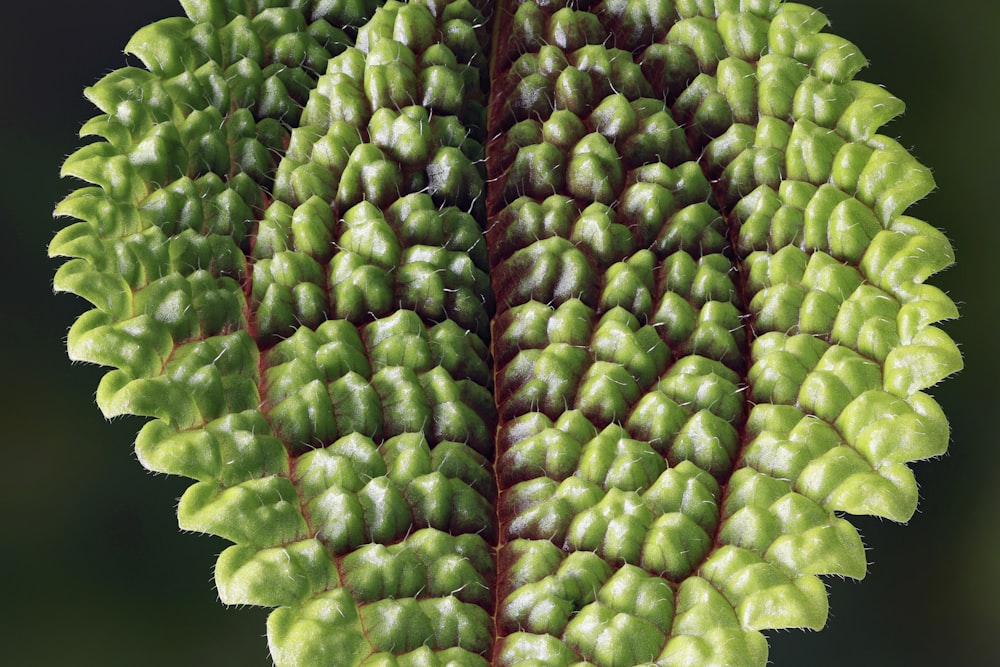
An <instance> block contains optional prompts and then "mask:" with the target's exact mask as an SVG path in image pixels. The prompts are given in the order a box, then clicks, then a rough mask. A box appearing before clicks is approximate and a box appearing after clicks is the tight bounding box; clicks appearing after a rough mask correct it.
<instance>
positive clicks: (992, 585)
mask: <svg viewBox="0 0 1000 667" xmlns="http://www.w3.org/2000/svg"><path fill="white" fill-rule="evenodd" d="M14 4H15V3H5V5H4V11H5V12H6V16H5V17H4V18H3V19H2V20H0V37H2V39H0V48H2V49H3V61H2V63H3V65H2V74H0V77H2V80H0V84H2V85H0V113H2V119H3V125H2V128H3V129H2V134H0V137H2V140H0V147H2V149H3V150H2V158H3V159H2V161H0V165H2V167H0V169H2V177H0V224H2V225H3V227H2V231H3V234H4V237H5V238H6V239H7V242H6V244H5V245H6V248H5V249H4V250H3V251H2V252H0V285H2V286H3V287H2V295H3V304H2V310H0V323H2V327H3V331H4V336H5V344H4V345H3V347H2V350H3V352H2V357H0V377H2V378H3V383H4V384H3V390H2V396H3V400H2V401H0V416H2V420H3V432H4V433H5V436H6V437H5V438H4V441H3V457H2V459H0V460H2V461H4V462H5V463H4V469H3V470H2V472H0V474H2V476H3V483H2V484H0V507H2V508H3V515H2V516H3V523H2V533H0V592H2V593H3V595H4V598H3V599H4V601H5V603H6V604H4V606H3V607H2V608H0V661H2V662H3V663H4V664H8V665H32V666H34V665H44V666H49V665H84V666H89V665H107V666H116V665H144V666H146V667H155V666H160V665H223V666H227V665H247V666H252V665H268V664H270V660H269V658H268V657H267V648H266V643H265V640H264V638H263V636H264V632H265V630H264V618H265V616H266V614H265V612H264V611H262V610H256V609H242V610H228V611H227V610H225V609H224V608H223V607H222V606H221V605H220V604H219V603H218V601H217V599H216V596H215V592H214V589H213V586H212V575H211V573H212V564H213V562H214V559H215V555H216V554H217V553H218V552H219V551H221V550H222V549H223V548H224V547H225V544H224V543H223V542H222V541H221V540H218V539H215V538H208V537H204V536H197V537H196V536H191V535H183V534H181V533H179V532H178V530H177V528H176V524H175V520H174V515H173V508H174V506H175V504H176V499H177V497H178V496H179V495H180V493H181V492H182V490H183V489H184V488H185V486H186V482H185V481H184V480H180V479H175V478H165V477H159V478H156V479H153V478H152V477H151V476H150V475H148V474H147V473H145V472H144V471H143V470H142V469H141V467H140V466H139V464H138V463H137V462H136V460H135V457H134V454H133V453H132V450H131V443H132V438H133V436H134V434H135V432H136V430H137V429H138V427H139V425H140V421H139V420H136V419H125V420H118V421H116V422H114V423H111V424H108V423H106V422H105V421H104V420H103V419H102V417H101V416H100V414H99V412H98V410H97V408H96V407H95V406H94V404H93V401H92V398H93V392H94V390H95V388H96V385H97V382H98V379H99V377H100V375H101V372H100V370H99V369H96V368H93V367H84V366H71V364H70V363H69V361H68V360H67V358H66V355H65V353H64V350H63V343H64V340H63V339H64V337H65V334H66V330H67V329H68V327H69V325H70V323H71V322H72V320H73V319H74V318H75V317H76V316H77V315H78V314H79V313H80V312H81V311H82V310H83V309H84V304H83V302H82V301H80V300H78V299H75V298H73V297H69V296H60V297H58V298H56V297H53V296H52V294H51V289H50V283H51V276H52V273H53V272H54V270H55V267H56V265H57V264H56V262H53V261H50V260H48V259H46V253H45V249H46V245H47V243H48V240H49V238H51V236H52V234H53V233H54V231H55V230H56V229H57V227H58V226H59V223H57V222H55V221H53V220H52V217H51V211H52V208H53V206H54V204H55V203H56V201H57V200H59V199H60V198H61V197H62V196H64V195H65V194H66V193H67V192H68V191H69V190H70V189H71V188H73V187H74V183H71V182H62V181H60V180H59V178H58V171H59V165H60V164H61V162H62V160H63V158H64V157H65V156H66V155H67V154H69V153H70V152H71V151H72V150H74V148H75V147H76V146H77V145H78V144H79V143H80V142H79V140H78V139H77V138H76V132H77V130H78V128H79V126H80V125H81V124H82V123H83V121H84V120H86V119H87V118H88V117H90V116H91V115H93V114H94V111H93V109H92V107H90V105H89V104H88V103H87V102H86V101H85V100H84V99H83V97H82V94H81V91H82V89H83V87H84V86H85V85H88V84H90V83H92V82H94V81H95V80H96V79H97V78H98V77H99V76H101V75H102V74H103V73H105V72H107V71H110V70H111V69H115V68H118V67H122V66H124V65H126V64H129V63H130V59H128V58H126V57H125V56H124V55H123V54H122V52H121V49H122V47H123V46H124V44H125V42H126V41H127V39H128V37H129V36H130V35H131V34H132V32H134V31H135V30H136V29H137V28H139V27H141V26H142V25H145V24H146V23H149V22H151V21H153V20H155V19H157V18H163V17H166V16H169V15H173V14H176V13H179V5H177V4H176V2H174V0H156V1H153V0H142V1H127V0H114V1H112V0H99V1H93V2H79V1H69V0H52V1H49V2H45V3H28V2H22V3H18V4H23V5H25V6H26V7H27V6H29V5H30V7H31V8H32V9H31V10H30V11H29V10H28V9H13V8H12V6H13V5H14ZM822 8H823V10H824V11H825V12H826V14H827V15H828V16H829V17H830V18H831V20H832V22H833V26H832V31H833V32H836V33H838V34H841V35H844V36H846V37H848V38H849V39H851V40H853V41H854V42H855V43H857V44H858V45H859V46H860V47H861V49H862V51H863V52H864V53H865V54H866V55H867V56H868V58H869V59H870V60H871V61H872V66H871V67H870V68H869V69H868V70H866V71H865V72H863V73H862V75H861V78H865V79H867V80H869V81H875V82H877V83H880V84H883V85H885V86H886V87H887V88H888V89H889V90H890V91H892V92H893V93H895V94H896V95H898V96H899V97H901V98H902V99H903V100H905V101H906V103H907V105H908V111H907V113H906V115H905V116H903V117H902V118H901V119H899V120H896V121H894V122H893V123H892V124H891V125H890V126H889V127H888V128H887V130H886V133H888V134H890V135H891V136H895V137H899V138H901V141H902V143H903V144H904V145H906V146H908V147H910V148H911V149H912V150H913V152H914V153H915V154H916V156H917V157H918V158H919V159H920V160H921V161H923V162H924V163H926V164H927V165H929V166H931V167H932V168H933V170H934V173H935V176H936V178H937V181H938V186H939V190H938V191H937V192H936V193H934V194H933V195H932V196H931V197H930V198H928V199H927V200H925V201H923V202H921V203H920V204H918V205H917V206H916V207H914V208H913V209H911V214H914V215H916V216H917V217H921V218H924V219H926V220H929V221H931V222H932V223H934V224H935V225H937V226H938V227H941V228H943V229H944V230H945V231H946V232H947V234H948V235H949V237H950V238H951V239H952V240H953V242H954V243H955V246H956V248H957V251H958V259H959V264H958V266H957V267H955V268H953V269H951V270H949V271H948V272H946V273H945V274H943V275H941V276H939V277H938V278H937V279H936V284H938V285H940V286H942V287H943V288H944V289H946V290H948V291H949V292H950V293H951V295H952V296H953V298H954V299H955V300H956V301H958V302H959V303H960V306H961V309H962V313H963V319H961V320H960V321H957V322H954V323H951V324H949V325H948V326H947V329H948V331H949V332H950V333H951V334H952V336H953V337H954V338H955V339H956V340H957V341H959V343H960V344H961V345H962V350H963V352H964V354H965V360H966V366H967V370H965V371H964V372H963V373H962V374H960V375H959V376H958V377H956V378H952V379H951V380H949V381H948V382H947V383H945V384H944V385H942V387H940V388H939V389H938V390H936V391H935V392H934V393H935V395H936V396H937V397H938V399H939V400H940V402H941V403H942V404H943V405H944V407H945V410H946V411H947V413H948V414H949V416H950V418H951V420H952V425H953V442H952V446H951V451H950V453H949V454H948V455H947V456H946V457H944V458H942V459H940V460H937V461H933V462H930V463H921V464H918V465H916V472H917V476H918V479H919V480H920V482H921V491H922V496H923V498H922V501H921V506H920V510H919V513H918V514H917V515H916V516H915V517H914V518H913V520H912V521H911V522H910V525H908V526H905V527H900V526H897V525H894V524H891V523H889V522H879V521H873V520H861V521H860V522H859V525H860V527H861V530H862V533H863V535H864V537H865V542H866V544H867V545H868V546H869V547H870V550H869V561H870V563H871V567H870V573H869V576H868V579H867V580H866V581H864V582H863V583H861V584H858V583H855V582H845V581H840V580H836V579H832V580H829V588H830V592H831V608H832V612H831V616H830V622H829V625H828V627H827V629H826V630H824V631H823V632H822V633H819V634H815V633H802V632H798V631H794V632H781V633H777V634H776V636H773V637H772V642H771V643H772V651H771V659H772V663H773V664H774V665H777V666H778V667H791V666H793V665H815V666H817V667H825V666H833V665H850V666H852V667H894V666H896V665H900V666H902V665H906V666H907V667H921V666H925V665H926V666H931V665H935V666H936V665H966V666H970V667H979V666H983V667H986V666H995V665H1000V642H998V641H997V639H998V633H1000V531H998V526H1000V522H998V517H997V514H996V513H997V510H998V509H1000V447H998V445H997V442H998V434H1000V429H998V426H1000V424H998V420H1000V402H998V400H997V398H998V396H997V390H996V388H997V386H998V385H1000V364H998V352H1000V347H998V346H997V344H996V343H997V335H998V326H997V316H996V312H997V307H996V306H995V305H994V304H995V302H996V300H997V299H998V298H1000V294H998V289H997V288H998V286H1000V261H998V259H997V258H996V257H995V253H996V251H997V249H998V247H1000V244H998V240H1000V239H998V235H1000V221H998V219H997V215H996V210H997V208H998V205H997V201H998V198H1000V174H998V171H997V169H996V167H995V164H996V163H997V160H998V159H1000V132H998V130H997V125H998V121H1000V116H998V112H997V108H998V103H1000V83H998V82H1000V78H998V74H997V71H998V66H1000V52H998V46H1000V38H998V36H997V35H998V28H1000V3H984V2H980V1H979V0H952V1H951V2H936V1H933V2H932V1H923V0H868V1H867V2H859V1H857V0H826V1H825V2H824V3H823V5H822Z"/></svg>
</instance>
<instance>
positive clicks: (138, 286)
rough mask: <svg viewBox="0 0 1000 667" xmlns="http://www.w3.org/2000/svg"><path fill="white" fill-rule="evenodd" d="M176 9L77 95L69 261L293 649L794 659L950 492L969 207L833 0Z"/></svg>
mask: <svg viewBox="0 0 1000 667" xmlns="http://www.w3.org/2000/svg"><path fill="white" fill-rule="evenodd" d="M178 10H179V11H178V13H179V14H182V15H178V16H173V17H168V18H162V19H159V20H155V19H154V20H153V22H151V23H150V24H149V25H147V26H146V27H143V28H141V29H139V30H138V31H137V32H135V34H134V36H133V37H132V38H131V40H129V41H128V42H127V44H126V46H125V53H126V54H127V57H128V58H129V60H128V61H127V64H126V66H124V67H121V68H119V69H113V70H106V73H105V74H104V75H103V76H102V77H101V78H100V79H99V80H98V81H96V82H95V83H93V84H92V85H90V86H88V87H87V88H86V90H85V96H86V98H87V100H88V101H89V103H90V104H92V105H93V107H96V113H97V115H95V116H93V117H92V118H91V119H90V120H89V121H86V122H84V123H83V124H82V126H81V127H80V132H79V133H80V136H81V137H83V138H84V140H85V143H84V145H83V146H82V147H80V148H77V149H76V150H75V151H74V152H72V153H70V154H69V155H68V157H65V159H64V160H63V162H62V170H61V176H63V177H69V178H71V179H73V180H72V182H71V185H70V186H69V187H70V188H76V189H73V190H72V191H71V192H70V194H68V196H64V197H63V198H62V199H61V200H60V201H59V203H58V204H57V205H56V206H55V216H56V218H57V223H56V225H57V226H56V231H55V232H54V237H53V238H52V239H51V241H50V243H49V245H48V253H49V256H50V257H52V258H55V259H56V260H57V263H55V264H53V267H54V268H55V274H54V276H55V277H54V280H53V282H52V286H53V287H54V289H55V291H56V292H67V293H70V294H74V295H76V296H78V297H82V299H83V300H85V301H86V302H87V303H88V307H89V308H90V309H89V310H87V311H86V312H84V313H83V314H82V315H79V316H78V318H77V319H76V320H75V322H74V323H73V324H72V326H71V327H70V328H69V330H68V335H67V336H66V338H65V345H66V348H67V349H68V353H69V357H70V359H71V360H73V361H76V362H87V363H88V364H94V365H96V366H99V367H104V368H103V369H102V370H101V371H100V374H99V375H98V376H95V375H90V376H88V377H91V378H95V377H99V383H98V385H97V392H96V401H97V404H98V406H99V408H100V410H101V412H102V414H103V415H104V417H106V418H108V419H113V418H118V417H122V418H129V417H133V418H134V417H141V418H143V419H141V420H136V419H132V418H129V419H126V421H124V422H123V425H124V426H127V427H128V428H131V429H132V430H133V431H134V430H136V429H137V430H138V435H137V436H136V437H135V455H136V457H137V458H138V461H139V463H141V464H142V466H143V467H145V468H146V469H147V470H150V471H153V472H156V473H167V474H168V475H171V476H179V477H182V478H187V480H188V481H187V482H186V483H185V484H184V485H182V486H180V487H176V486H175V487H173V488H177V489H178V492H179V493H180V494H181V495H180V499H179V501H178V504H177V507H176V510H177V521H178V523H179V526H180V528H181V529H182V530H183V531H186V532H197V533H205V534H208V535H212V536H215V539H217V541H216V542H215V543H214V544H218V545H219V546H218V549H219V550H221V553H219V554H218V558H217V561H216V563H215V565H214V567H213V580H214V582H213V585H214V592H215V594H217V596H218V598H219V599H220V600H221V602H222V603H223V605H226V606H235V607H263V608H267V609H268V612H267V615H266V618H267V620H266V646H267V649H266V650H267V653H269V655H270V659H271V660H273V661H274V663H275V664H276V665H279V666H286V665H289V666H290V665H296V666H314V665H316V666H319V665H331V666H335V667H340V666H344V667H356V666H365V667H375V666H383V665H385V666H390V665H401V666H402V665H407V666H409V665H413V666H415V665H442V666H443V665H462V666H466V665H467V666H475V667H487V666H496V667H514V666H520V667H531V666H535V665H539V666H540V665H551V666H554V667H558V666H566V667H568V666H570V665H595V666H599V667H634V666H638V665H661V666H664V667H666V666H677V667H680V666H685V667H701V666H704V667H709V666H719V667H722V666H732V667H744V666H746V667H758V666H759V667H763V666H764V665H766V664H768V662H769V650H770V651H771V653H772V655H771V662H772V663H773V662H774V651H775V650H779V655H780V644H781V643H782V642H783V641H785V639H786V636H785V635H776V634H775V633H774V632H773V631H776V630H785V629H792V628H804V629H811V630H821V629H823V628H824V627H825V626H827V624H828V622H829V621H830V620H831V618H835V617H836V614H837V608H838V607H837V603H836V600H834V602H833V604H832V606H831V604H830V602H829V597H830V595H829V594H830V590H829V585H830V581H831V580H833V581H835V580H836V579H837V578H848V579H861V578H863V577H865V576H866V574H867V573H868V570H869V565H870V562H871V560H872V552H871V551H868V550H867V549H866V544H867V543H868V540H867V539H864V540H863V531H865V530H866V527H868V526H873V525H876V524H873V523H870V519H869V517H871V518H877V519H888V520H890V521H891V522H894V523H905V522H908V521H910V519H911V518H913V517H914V514H915V512H916V511H917V509H918V500H921V502H923V499H922V496H924V495H929V496H933V495H934V493H935V490H934V489H931V490H929V491H927V492H926V493H920V492H918V484H917V478H916V477H915V475H914V467H913V464H914V462H917V461H921V460H924V459H930V458H937V457H940V456H942V455H943V454H945V453H946V452H947V451H948V449H949V445H950V443H951V441H952V438H953V434H952V430H951V426H950V425H949V421H948V419H947V418H946V416H945V410H944V409H942V407H941V405H939V402H938V401H937V400H935V398H934V397H932V395H931V394H930V393H928V392H929V390H931V388H932V387H934V386H935V385H937V384H938V383H939V382H940V381H941V380H943V379H945V378H946V377H948V376H950V375H952V374H954V373H956V372H957V371H959V370H960V369H961V368H962V367H963V354H962V353H960V352H959V348H958V346H957V345H956V344H955V342H953V340H952V338H951V336H950V335H949V333H946V331H945V328H947V329H949V331H950V330H951V328H952V325H946V324H945V323H946V322H947V321H948V320H953V319H956V318H958V316H959V308H958V307H957V306H956V303H955V301H954V300H953V298H952V297H951V296H950V295H949V294H948V292H947V291H946V290H945V289H943V288H942V287H939V286H936V285H935V284H932V282H933V281H931V280H930V279H931V278H932V276H935V274H937V273H939V272H941V271H942V270H943V269H945V268H947V267H949V266H950V265H952V264H953V263H954V261H955V251H954V249H953V245H952V243H951V242H950V241H949V239H948V237H949V236H952V235H953V234H952V230H951V229H948V230H946V231H945V232H942V231H940V230H939V229H937V227H936V226H935V225H941V226H946V225H950V224H951V223H952V222H953V221H952V220H937V221H934V223H933V224H928V223H927V222H924V221H923V220H921V219H919V218H918V217H916V215H918V214H915V213H914V212H913V211H912V210H911V207H913V206H914V205H915V204H916V202H918V201H919V200H921V199H923V198H924V197H925V196H926V195H928V194H929V193H931V192H932V191H933V190H934V189H935V187H936V185H935V178H934V176H932V172H931V169H929V168H928V167H926V166H924V165H923V164H922V163H921V161H918V159H916V158H915V157H913V155H912V154H911V150H910V149H908V148H907V147H905V145H904V144H903V143H901V140H898V139H895V138H893V136H890V135H889V134H888V133H887V132H886V130H885V128H884V126H885V124H886V123H888V122H889V121H890V120H892V119H894V118H896V117H897V116H899V115H900V114H902V113H903V111H904V105H903V102H902V101H901V100H900V99H899V98H897V97H895V96H894V95H893V94H892V93H891V92H889V91H888V90H887V89H886V88H883V87H881V86H879V85H876V84H874V83H869V82H867V81H864V80H862V79H860V78H858V74H859V72H860V71H861V70H862V69H863V68H864V67H866V66H867V65H868V60H867V58H866V57H865V55H863V54H862V48H864V44H862V45H861V46H862V48H859V47H858V46H856V45H855V44H854V43H853V42H852V41H851V40H850V39H847V38H845V37H841V36H838V35H837V34H836V33H835V32H832V31H831V30H830V29H829V20H828V18H827V16H826V15H825V14H824V13H822V12H821V11H820V10H819V9H817V8H814V7H809V6H806V5H802V4H797V3H786V2H781V1H780V0H649V1H640V0H631V1H625V2H612V1H611V0H605V1H602V2H596V1H595V2H558V1H557V2H547V1H544V0H524V1H523V2H516V1H514V0H510V1H506V0H505V1H502V2H485V0H476V1H472V0H409V1H408V2H400V1H399V0H385V2H382V1H381V0H360V1H358V2H327V1H326V0H181V2H180V7H179V8H178ZM136 27H138V26H136ZM907 139H908V140H915V141H917V142H920V141H921V138H920V137H908V138H907ZM64 194H65V191H64ZM920 217H923V215H920ZM946 234H947V235H946ZM78 303H79V302H77V304H78ZM956 338H959V336H958V335H956ZM966 356H968V355H966ZM64 363H65V362H64ZM77 370H79V369H73V371H72V372H77ZM86 398H87V397H86V394H84V393H77V394H76V395H73V396H70V397H69V398H68V400H71V401H75V402H77V403H85V402H86ZM945 407H947V406H945ZM118 432H121V430H119V431H118ZM81 446H82V445H81ZM88 446H89V445H88ZM119 453H120V450H119ZM934 465H937V464H933V465H932V466H931V467H934ZM147 482H148V480H147ZM147 482H144V483H142V484H139V485H138V487H137V489H138V493H142V488H144V486H145V484H146V483H147ZM160 482H161V483H162V480H160ZM148 483H149V484H150V485H155V484H156V482H148ZM866 522H868V523H866ZM907 530H909V528H904V529H902V531H901V532H906V531H907ZM218 538H221V540H218ZM178 539H187V540H190V539H191V538H187V537H180V538H178ZM875 551H876V556H877V551H878V550H877V549H876V550H875ZM831 575H832V577H833V578H832V579H831ZM867 585H868V584H867V583H866V584H864V585H861V586H860V587H859V588H860V589H861V591H860V592H859V595H860V596H862V597H863V596H864V595H865V593H864V589H865V588H866V587H867ZM233 613H236V612H233ZM259 618H260V616H259V615H257V616H253V617H252V620H250V621H247V620H246V618H244V619H243V621H244V622H252V623H258V622H259V621H258V620H257V619H259ZM813 639H814V638H812V637H809V638H806V640H805V641H806V642H809V641H813ZM178 643H179V644H180V649H179V651H180V654H181V655H183V654H184V653H185V651H184V648H183V644H184V639H183V637H181V638H178ZM769 643H771V644H773V646H771V647H769ZM192 650H193V649H192ZM261 650H263V649H261ZM806 650H807V651H808V649H806ZM197 662H198V660H197V659H195V658H192V663H197ZM95 664H96V663H95ZM777 664H784V663H782V662H780V661H779V662H778V663H777ZM873 664H875V663H873Z"/></svg>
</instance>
